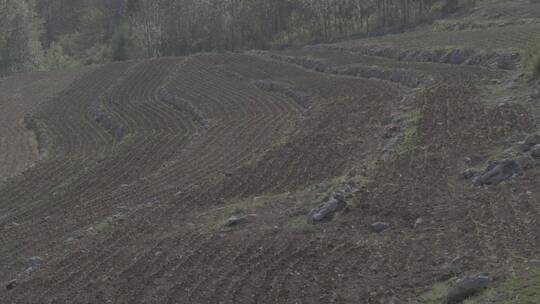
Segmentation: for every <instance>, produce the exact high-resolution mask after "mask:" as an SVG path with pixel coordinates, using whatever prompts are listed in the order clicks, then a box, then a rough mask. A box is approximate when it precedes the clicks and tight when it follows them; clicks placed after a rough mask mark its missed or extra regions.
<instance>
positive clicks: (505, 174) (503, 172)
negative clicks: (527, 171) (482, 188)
mask: <svg viewBox="0 0 540 304" xmlns="http://www.w3.org/2000/svg"><path fill="white" fill-rule="evenodd" d="M522 173H523V169H522V168H521V166H520V165H519V163H518V162H516V161H515V160H511V159H503V160H498V161H495V162H493V163H491V164H490V165H489V166H488V167H487V168H486V170H485V171H484V173H482V174H481V175H480V176H478V177H477V178H475V179H474V184H475V185H497V184H499V183H501V182H503V181H506V180H508V179H510V178H512V177H514V176H517V175H521V174H522Z"/></svg>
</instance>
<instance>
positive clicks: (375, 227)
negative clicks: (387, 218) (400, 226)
mask: <svg viewBox="0 0 540 304" xmlns="http://www.w3.org/2000/svg"><path fill="white" fill-rule="evenodd" d="M369 227H370V228H371V231H373V232H375V233H381V232H383V231H385V230H386V229H388V228H390V224H388V223H385V222H376V223H373V224H371V225H370V226H369Z"/></svg>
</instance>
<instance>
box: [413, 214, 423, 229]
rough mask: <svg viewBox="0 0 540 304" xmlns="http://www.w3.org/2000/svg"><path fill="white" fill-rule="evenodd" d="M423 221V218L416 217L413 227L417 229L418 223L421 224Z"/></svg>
mask: <svg viewBox="0 0 540 304" xmlns="http://www.w3.org/2000/svg"><path fill="white" fill-rule="evenodd" d="M423 223H424V219H423V218H421V217H419V218H417V219H416V221H415V222H414V229H418V227H420V225H422V224H423Z"/></svg>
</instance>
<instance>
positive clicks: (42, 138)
mask: <svg viewBox="0 0 540 304" xmlns="http://www.w3.org/2000/svg"><path fill="white" fill-rule="evenodd" d="M23 122H24V126H25V128H26V129H28V130H30V131H32V132H33V133H34V136H35V137H36V141H37V149H38V153H39V157H40V158H43V157H45V155H46V154H47V148H48V147H49V137H48V136H47V133H45V131H44V130H43V129H42V128H41V127H40V126H39V123H38V122H37V121H36V120H35V119H34V117H33V116H32V115H31V114H26V115H25V116H24V120H23Z"/></svg>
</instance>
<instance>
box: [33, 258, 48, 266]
mask: <svg viewBox="0 0 540 304" xmlns="http://www.w3.org/2000/svg"><path fill="white" fill-rule="evenodd" d="M43 264H45V259H44V258H42V257H40V256H34V257H31V258H30V265H32V267H39V266H41V265H43Z"/></svg>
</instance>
